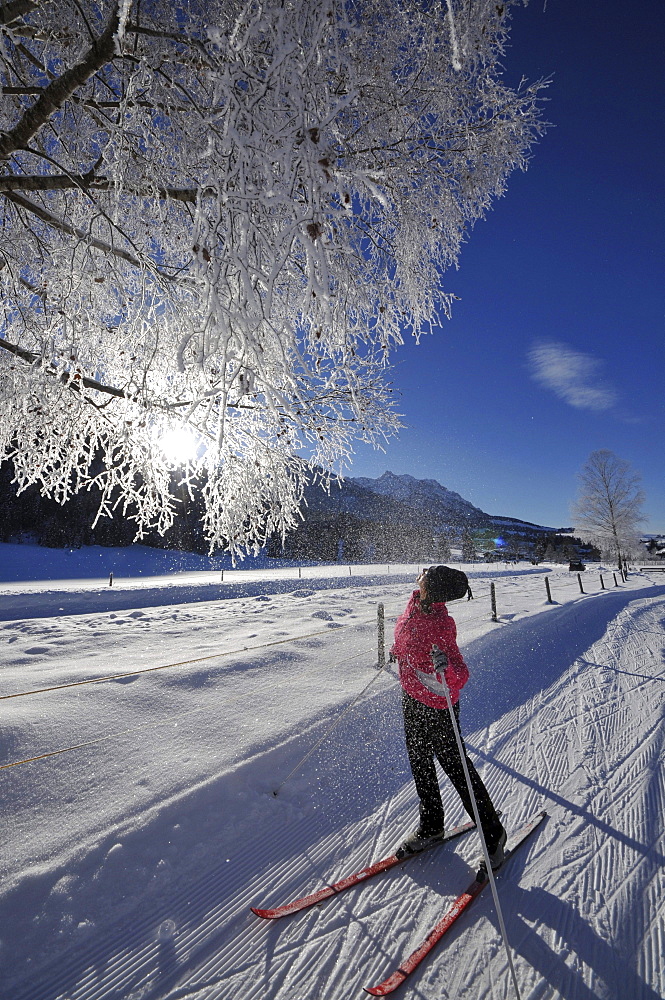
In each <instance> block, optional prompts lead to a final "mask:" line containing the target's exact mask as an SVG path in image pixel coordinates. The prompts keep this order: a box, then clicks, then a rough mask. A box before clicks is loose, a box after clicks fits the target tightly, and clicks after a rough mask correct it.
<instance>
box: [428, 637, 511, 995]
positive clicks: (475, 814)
mask: <svg viewBox="0 0 665 1000" xmlns="http://www.w3.org/2000/svg"><path fill="white" fill-rule="evenodd" d="M440 652H441V650H440V649H439V647H438V646H432V664H433V666H434V669H435V670H436V660H435V654H436V653H440ZM438 673H439V676H440V677H441V683H442V685H443V691H444V694H445V697H446V705H447V706H448V711H449V713H450V721H451V723H452V727H453V732H454V733H455V740H456V742H457V749H458V751H459V755H460V760H461V762H462V767H463V769H464V777H465V778H466V784H467V788H468V789H469V795H470V797H471V805H472V806H473V818H474V820H475V822H476V827H477V829H478V833H479V835H480V843H481V844H482V848H483V857H484V858H485V864H486V865H487V877H488V879H489V882H490V888H491V890H492V896H493V898H494V905H495V906H496V914H497V917H498V920H499V927H500V928H501V937H502V938H503V944H504V947H505V949H506V956H507V958H508V966H509V968H510V974H511V976H512V980H513V986H514V987H515V995H516V996H517V1000H521V996H520V988H519V985H518V983H517V975H516V973H515V966H514V964H513V956H512V953H511V950H510V945H509V943H508V934H507V931H506V925H505V922H504V919H503V911H502V909H501V903H500V901H499V893H498V892H497V888H496V880H495V878H494V872H493V871H492V863H491V861H490V856H489V851H488V850H487V841H486V840H485V834H484V832H483V827H482V824H481V822H480V812H479V811H478V803H477V801H476V796H475V793H474V791H473V785H472V784H471V775H470V774H469V768H468V765H467V762H466V752H465V750H464V744H463V743H462V737H461V735H460V731H459V726H458V725H457V719H456V718H455V711H454V709H453V702H452V699H451V697H450V688H449V687H448V681H447V680H446V677H445V671H444V670H441V671H439V672H438Z"/></svg>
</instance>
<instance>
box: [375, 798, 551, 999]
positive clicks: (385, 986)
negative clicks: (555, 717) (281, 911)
mask: <svg viewBox="0 0 665 1000" xmlns="http://www.w3.org/2000/svg"><path fill="white" fill-rule="evenodd" d="M546 815H547V813H546V812H540V813H538V815H537V816H535V817H534V818H533V819H532V820H531V821H530V822H529V823H526V824H525V825H524V826H523V827H522V828H521V829H520V830H518V831H517V832H516V833H514V834H513V835H512V836H511V837H509V839H508V845H507V850H506V859H505V861H504V862H503V865H505V864H506V862H507V861H508V860H509V858H511V857H512V855H513V854H514V853H515V851H516V850H517V848H518V847H520V845H521V844H523V843H524V841H525V840H526V839H527V837H528V836H529V834H531V833H533V831H534V830H535V829H536V827H537V826H538V825H539V824H540V823H541V822H542V821H543V819H544V818H545V816H546ZM503 865H501V868H503ZM497 870H499V869H497ZM487 885H489V879H488V877H487V872H486V871H485V870H484V869H482V868H481V870H480V871H479V872H478V874H477V875H476V877H475V879H474V880H473V882H472V883H471V885H470V886H469V887H468V888H467V890H466V891H465V892H463V893H462V894H461V896H458V897H457V899H456V900H455V902H454V903H453V904H452V906H451V907H450V909H449V910H448V912H447V913H446V914H445V915H444V916H443V917H442V918H441V920H440V921H439V922H438V924H437V925H436V927H434V928H433V929H432V930H431V931H430V933H429V934H428V935H427V937H426V938H425V940H424V941H423V943H422V944H421V945H420V946H419V947H418V948H416V950H415V951H414V952H413V953H412V954H411V955H409V957H408V958H407V959H406V961H405V962H402V964H401V965H400V967H399V968H398V969H396V970H395V972H393V974H392V975H391V976H388V978H387V979H384V981H383V982H382V983H379V985H378V986H369V987H368V986H366V987H365V988H364V989H365V992H366V993H371V995H372V996H374V997H385V996H387V995H388V994H389V993H392V992H393V990H396V989H397V987H398V986H401V985H402V983H403V982H404V980H405V979H406V978H407V976H410V975H411V973H412V972H413V971H414V969H417V968H418V966H419V965H420V963H421V962H422V960H423V959H424V958H425V956H426V955H428V954H429V953H430V951H431V950H432V948H433V947H434V946H435V945H436V944H437V943H438V942H439V941H440V940H441V938H442V937H443V935H444V934H445V933H446V931H448V930H450V928H451V927H452V925H453V924H454V923H455V921H456V920H457V918H458V917H459V916H460V914H462V913H463V912H464V911H465V910H466V908H467V906H469V905H470V904H471V903H472V902H473V900H474V899H475V898H476V896H479V895H480V893H481V892H482V891H483V889H484V888H485V886H487Z"/></svg>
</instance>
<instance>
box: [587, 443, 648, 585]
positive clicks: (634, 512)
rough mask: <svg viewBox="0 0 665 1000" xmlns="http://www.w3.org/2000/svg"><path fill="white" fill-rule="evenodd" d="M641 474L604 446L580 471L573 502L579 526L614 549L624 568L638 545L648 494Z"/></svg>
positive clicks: (605, 548) (607, 549) (603, 548)
mask: <svg viewBox="0 0 665 1000" xmlns="http://www.w3.org/2000/svg"><path fill="white" fill-rule="evenodd" d="M640 482H641V477H640V475H639V474H638V473H637V472H635V471H634V470H633V469H632V468H631V466H630V464H629V463H628V462H626V461H624V460H623V459H621V458H619V457H618V456H617V455H615V454H614V452H613V451H608V450H607V449H605V448H603V449H601V450H600V451H593V452H591V455H590V456H589V459H588V461H587V463H586V464H585V466H584V467H583V469H582V471H581V472H580V474H579V490H578V495H577V499H576V501H575V503H574V504H573V506H572V512H573V517H575V519H576V525H577V527H578V529H579V530H581V531H587V532H588V533H589V535H590V537H591V538H592V540H593V541H594V542H596V544H597V545H599V546H600V548H601V551H604V552H609V553H611V554H612V555H613V556H614V557H615V558H616V560H617V564H618V566H619V568H621V564H622V560H623V559H625V557H626V556H627V555H628V554H629V552H631V551H632V549H633V548H634V546H635V536H636V534H637V531H638V528H639V525H640V524H642V523H643V522H644V521H645V520H646V517H645V516H644V513H643V511H642V505H643V504H644V500H645V494H644V491H643V490H642V489H641V487H640Z"/></svg>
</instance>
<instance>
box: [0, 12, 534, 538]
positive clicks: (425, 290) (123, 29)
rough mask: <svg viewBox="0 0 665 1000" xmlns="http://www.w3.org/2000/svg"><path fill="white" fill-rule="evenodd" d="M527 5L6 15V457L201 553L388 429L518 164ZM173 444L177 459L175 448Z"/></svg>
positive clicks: (27, 479)
mask: <svg viewBox="0 0 665 1000" xmlns="http://www.w3.org/2000/svg"><path fill="white" fill-rule="evenodd" d="M511 3H512V0H509V2H506V0H503V2H501V3H497V2H494V0H491V2H490V0H446V2H445V3H441V2H438V0H434V2H427V3H424V2H422V0H325V2H321V0H288V2H284V0H168V2H167V0H39V2H37V0H10V2H4V3H2V0H0V82H1V86H2V108H1V111H0V114H1V116H2V118H1V121H0V130H1V131H0V213H1V225H2V240H1V241H0V284H1V287H2V301H3V315H2V328H1V329H0V392H1V397H0V459H2V458H6V459H10V460H12V461H13V463H14V467H15V475H16V481H17V483H18V486H19V488H23V487H25V486H26V485H28V484H30V483H38V484H40V486H41V488H42V490H43V491H44V492H45V493H47V494H48V495H50V496H53V497H55V498H56V499H58V500H60V501H64V500H66V499H67V498H68V497H69V496H70V495H71V494H72V492H73V491H77V490H80V489H82V488H97V489H99V490H100V494H101V503H100V513H101V514H102V515H107V514H110V513H111V510H112V507H113V505H114V504H117V503H120V504H121V505H122V506H123V507H124V508H125V509H126V511H128V512H129V515H130V516H132V517H134V518H135V520H136V524H137V529H138V533H139V536H140V534H141V532H142V531H143V530H144V529H145V528H147V527H149V526H156V527H157V528H158V529H159V530H160V531H163V530H165V529H166V528H167V527H168V526H169V524H170V523H171V522H172V520H173V516H174V513H175V512H176V509H177V501H176V499H175V497H174V496H172V492H171V489H170V482H171V479H172V477H171V476H170V470H171V469H172V468H173V467H174V465H178V466H180V465H182V466H183V472H182V480H183V483H184V484H185V485H189V486H190V488H192V489H195V488H199V489H201V491H202V493H203V500H204V503H205V510H206V515H205V529H206V533H207V537H208V538H209V540H210V544H211V547H213V548H214V547H216V546H219V545H227V546H229V547H230V548H231V549H232V550H234V551H236V552H238V551H241V550H242V549H248V548H251V547H256V546H258V545H260V544H261V543H262V542H263V541H264V540H265V539H266V538H267V537H269V536H270V535H271V534H272V533H273V532H275V531H281V532H283V531H284V530H287V529H289V528H290V527H292V526H293V524H294V523H295V518H296V514H297V508H298V503H299V500H300V498H301V495H302V488H303V483H304V481H305V479H306V478H307V475H308V474H311V471H312V470H314V469H315V468H321V467H322V468H324V469H331V468H332V469H342V468H343V467H344V463H345V461H346V460H348V457H349V455H350V453H351V451H352V446H353V442H354V441H355V440H363V441H367V442H371V443H373V444H374V445H380V444H381V442H382V441H383V440H384V439H385V438H386V437H388V436H389V435H391V434H392V433H393V432H394V431H395V429H396V427H397V426H398V419H397V417H396V415H395V414H394V411H393V408H392V402H391V395H390V389H389V386H388V384H387V383H386V381H385V372H386V367H385V365H386V361H387V359H388V356H389V353H390V351H391V349H392V348H393V347H394V346H395V345H396V344H399V343H400V342H401V341H402V339H403V338H404V336H405V335H415V336H416V337H418V336H420V334H421V333H423V332H426V331H428V330H429V328H430V325H431V324H432V323H433V321H435V320H436V318H437V317H438V316H439V315H440V314H441V312H442V311H443V312H447V311H448V308H449V306H450V303H451V300H452V298H453V296H452V295H450V294H449V293H448V292H446V291H444V289H443V287H442V279H441V276H442V274H443V272H444V271H445V270H446V268H447V267H448V266H450V265H451V264H454V263H455V261H456V260H457V256H458V253H459V249H460V245H461V243H462V241H463V239H464V238H465V235H466V234H467V232H468V230H469V228H470V227H471V226H472V225H473V223H474V222H475V220H476V219H478V218H479V217H481V216H483V215H484V213H485V212H486V211H487V210H488V209H489V207H490V205H491V202H492V200H493V198H494V197H496V196H498V195H501V194H502V193H503V191H504V188H505V183H506V178H507V176H508V175H509V173H510V172H511V171H512V170H513V169H514V168H516V167H519V168H524V167H525V166H526V161H527V156H528V152H529V149H530V146H531V144H532V142H533V141H534V140H535V138H536V136H537V134H538V132H539V130H540V127H541V126H540V118H539V109H538V106H537V104H538V96H539V89H540V86H541V85H540V84H534V85H532V86H523V87H520V88H518V89H517V90H515V89H511V88H509V87H507V86H506V85H505V84H504V83H503V82H502V79H501V66H500V63H499V59H500V58H501V57H502V54H503V48H504V44H505V41H506V37H507V35H506V33H507V28H508V14H509V8H510V6H511ZM175 446H177V447H178V449H179V451H180V454H178V455H175V454H174V453H173V449H174V447H175Z"/></svg>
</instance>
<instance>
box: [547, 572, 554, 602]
mask: <svg viewBox="0 0 665 1000" xmlns="http://www.w3.org/2000/svg"><path fill="white" fill-rule="evenodd" d="M545 590H546V591H547V603H548V604H554V601H553V600H552V591H551V590H550V578H549V576H546V577H545Z"/></svg>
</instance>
